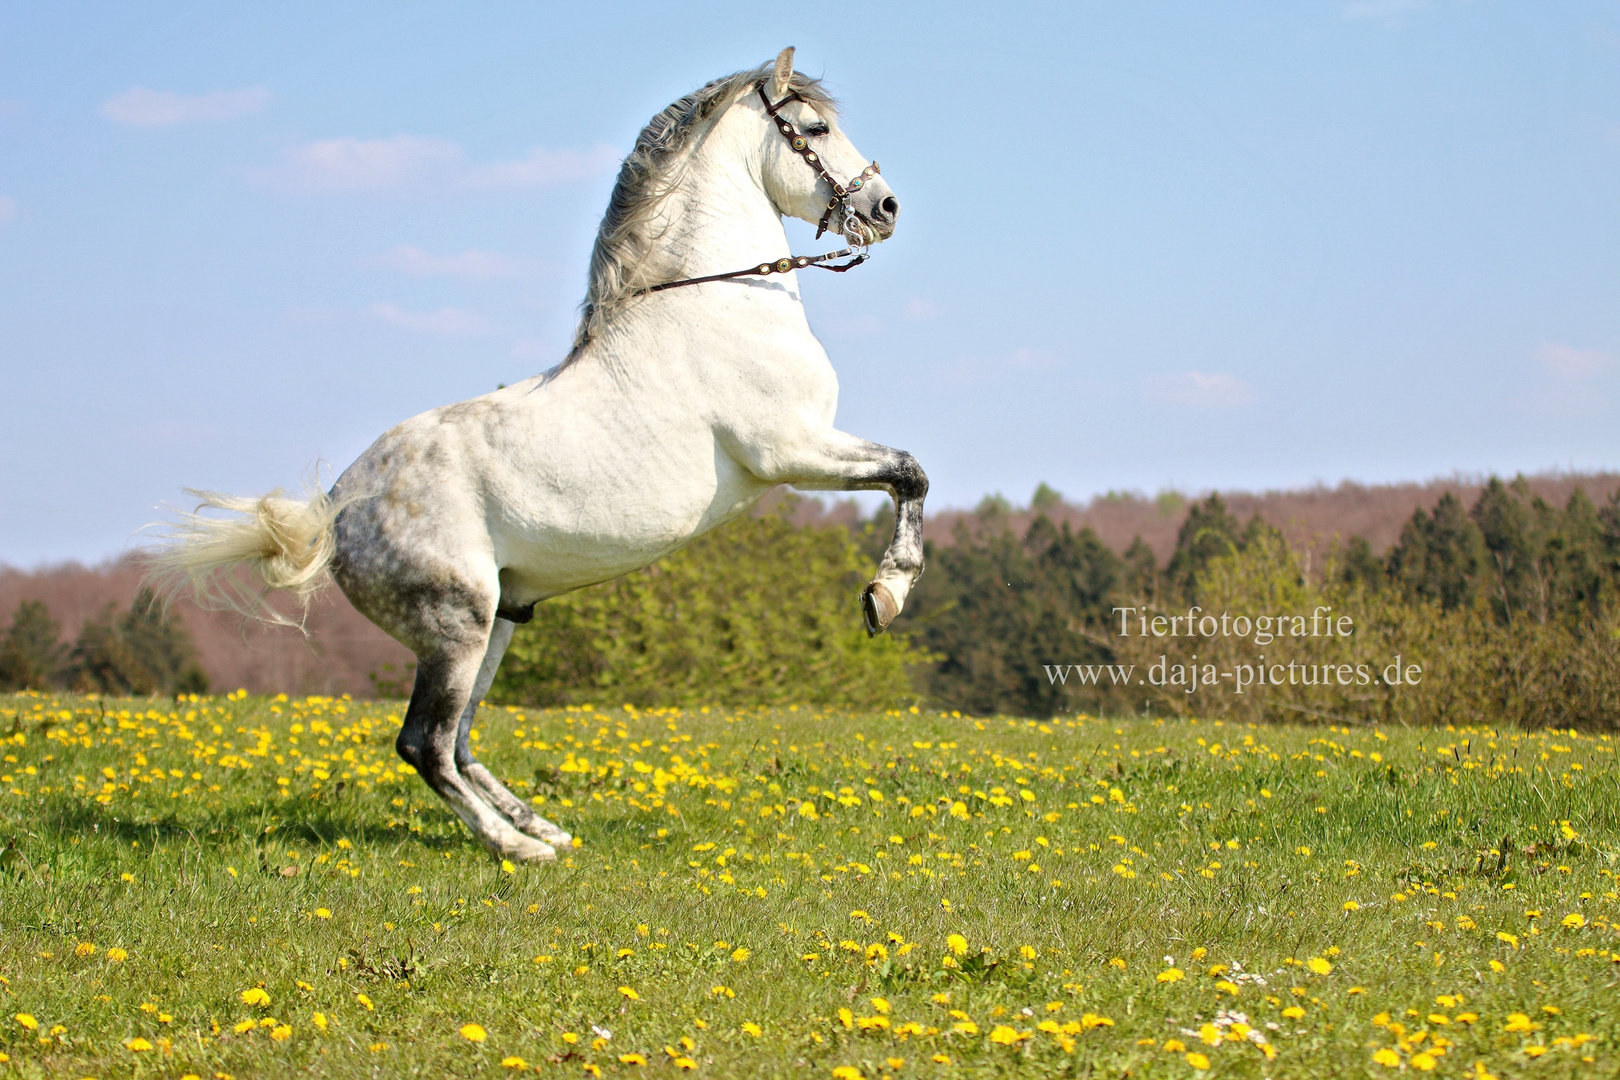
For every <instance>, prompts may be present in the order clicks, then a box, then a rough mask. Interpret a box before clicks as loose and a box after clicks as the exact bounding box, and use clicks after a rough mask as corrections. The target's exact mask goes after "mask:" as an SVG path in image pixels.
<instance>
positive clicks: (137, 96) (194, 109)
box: [101, 86, 270, 127]
mask: <svg viewBox="0 0 1620 1080" xmlns="http://www.w3.org/2000/svg"><path fill="white" fill-rule="evenodd" d="M268 104H270V91H269V90H267V89H266V88H264V87H262V86H250V87H248V88H247V89H245V90H211V91H209V92H208V93H206V94H176V93H171V92H170V91H168V90H148V89H146V88H145V87H144V86H136V87H132V88H131V89H128V90H125V91H124V92H123V93H122V94H114V95H113V96H112V97H110V98H108V99H107V100H106V101H104V102H102V105H101V115H102V116H105V117H106V118H107V119H109V120H112V121H114V122H115V123H119V124H129V125H131V126H132V127H172V126H173V125H175V124H190V123H195V122H196V121H199V120H235V119H236V118H237V117H239V116H247V115H248V114H250V113H256V112H258V111H259V110H260V109H262V108H264V107H265V106H266V105H268Z"/></svg>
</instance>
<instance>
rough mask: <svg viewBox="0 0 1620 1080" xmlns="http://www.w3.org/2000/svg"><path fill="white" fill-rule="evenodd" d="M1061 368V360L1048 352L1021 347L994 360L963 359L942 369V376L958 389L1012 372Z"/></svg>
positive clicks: (963, 357)
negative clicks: (958, 387)
mask: <svg viewBox="0 0 1620 1080" xmlns="http://www.w3.org/2000/svg"><path fill="white" fill-rule="evenodd" d="M1057 366H1058V361H1057V357H1055V356H1053V355H1052V354H1051V353H1049V352H1047V351H1045V350H1044V349H1028V348H1023V347H1020V348H1017V349H1013V350H1012V351H1011V352H1006V353H1002V354H1001V355H1000V356H994V357H978V356H959V357H957V358H956V359H955V360H951V361H948V362H947V363H945V364H944V365H943V366H942V367H941V368H940V374H941V375H942V376H943V377H944V378H945V379H946V380H947V381H948V382H952V383H955V384H956V385H958V386H969V385H973V384H975V383H984V382H990V381H992V380H997V379H1001V378H1003V377H1005V376H1006V375H1007V373H1008V372H1020V373H1022V372H1029V371H1050V370H1051V369H1053V368H1055V367H1057Z"/></svg>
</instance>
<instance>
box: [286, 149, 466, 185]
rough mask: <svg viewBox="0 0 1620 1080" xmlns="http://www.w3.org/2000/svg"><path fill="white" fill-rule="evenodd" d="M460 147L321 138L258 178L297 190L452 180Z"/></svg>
mask: <svg viewBox="0 0 1620 1080" xmlns="http://www.w3.org/2000/svg"><path fill="white" fill-rule="evenodd" d="M462 156H463V155H462V152H461V147H459V146H457V145H456V144H455V143H453V142H451V141H450V140H449V139H435V138H429V137H427V136H422V135H394V136H392V137H390V138H386V139H350V138H343V139H319V140H317V141H315V142H311V143H304V144H303V145H301V146H291V147H288V148H287V149H286V150H284V151H282V155H281V163H280V164H279V165H277V166H274V167H272V168H269V169H263V170H256V171H255V173H254V176H255V178H257V179H259V180H261V181H263V182H265V183H267V184H270V185H271V186H273V187H279V188H286V189H290V190H293V191H386V190H389V189H396V188H403V187H414V186H417V185H420V184H423V183H426V182H431V181H433V180H440V181H443V180H445V179H448V178H450V177H453V176H454V175H455V174H456V173H457V172H459V171H460V169H461V167H462Z"/></svg>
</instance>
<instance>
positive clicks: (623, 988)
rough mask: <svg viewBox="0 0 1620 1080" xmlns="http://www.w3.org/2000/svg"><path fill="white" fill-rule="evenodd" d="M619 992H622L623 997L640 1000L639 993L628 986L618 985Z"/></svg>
mask: <svg viewBox="0 0 1620 1080" xmlns="http://www.w3.org/2000/svg"><path fill="white" fill-rule="evenodd" d="M619 993H621V994H623V995H624V996H625V997H627V998H629V999H630V1000H631V1001H640V1000H641V995H640V994H638V993H636V992H635V991H634V990H632V989H631V988H630V987H628V986H621V987H619Z"/></svg>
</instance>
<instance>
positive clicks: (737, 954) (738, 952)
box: [731, 945, 751, 964]
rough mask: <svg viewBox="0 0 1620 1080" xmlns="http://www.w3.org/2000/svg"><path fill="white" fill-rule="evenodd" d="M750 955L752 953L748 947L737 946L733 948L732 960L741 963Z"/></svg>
mask: <svg viewBox="0 0 1620 1080" xmlns="http://www.w3.org/2000/svg"><path fill="white" fill-rule="evenodd" d="M750 955H751V954H750V953H749V951H748V950H747V949H746V948H744V947H742V946H741V945H739V946H737V948H735V949H733V950H731V962H732V963H734V964H740V963H742V962H743V961H744V960H747V959H748V957H749V956H750Z"/></svg>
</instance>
